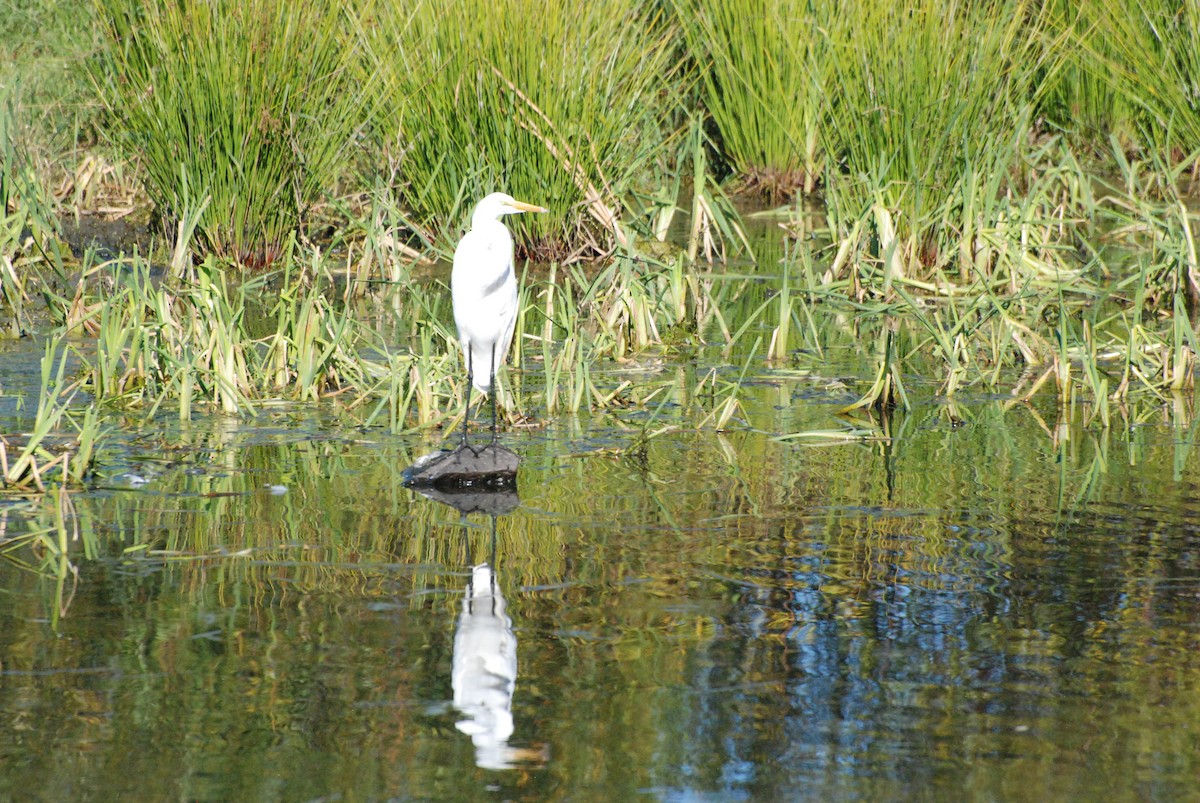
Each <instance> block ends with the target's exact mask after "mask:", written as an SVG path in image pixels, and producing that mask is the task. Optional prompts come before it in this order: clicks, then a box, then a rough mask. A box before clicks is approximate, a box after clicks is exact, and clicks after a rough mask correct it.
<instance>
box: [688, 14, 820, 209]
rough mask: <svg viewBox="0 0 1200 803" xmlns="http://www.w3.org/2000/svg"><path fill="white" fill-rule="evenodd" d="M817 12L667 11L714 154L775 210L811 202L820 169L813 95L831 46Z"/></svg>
mask: <svg viewBox="0 0 1200 803" xmlns="http://www.w3.org/2000/svg"><path fill="white" fill-rule="evenodd" d="M815 5H816V7H815V8H814V4H812V3H799V2H794V0H764V1H763V2H756V3H751V4H746V3H743V2H736V0H675V3H674V6H675V12H676V15H677V16H678V18H679V23H680V27H681V28H682V29H683V32H684V34H685V38H686V41H687V45H688V49H689V52H690V53H691V57H692V59H693V60H694V61H695V63H696V70H697V72H698V73H699V75H700V86H701V97H702V98H703V101H704V105H705V108H706V109H707V110H708V113H709V114H710V115H711V116H712V119H713V122H714V124H715V125H716V127H717V130H718V131H719V132H720V136H721V149H722V153H723V154H724V155H725V157H726V158H727V159H728V160H729V161H730V163H731V164H732V166H733V169H734V170H735V171H736V174H737V177H738V181H739V183H740V184H741V185H742V186H743V187H744V188H746V189H749V190H752V191H755V192H760V193H762V194H764V195H766V196H768V197H769V198H771V199H774V200H779V199H782V198H785V197H788V196H790V195H792V194H793V193H795V192H800V191H802V192H806V193H809V192H812V191H813V190H814V189H815V188H816V186H817V182H818V181H819V180H820V178H821V177H822V174H823V172H824V169H825V155H824V152H823V149H822V136H821V129H822V127H823V124H824V114H825V112H824V109H823V104H822V100H821V95H822V92H823V91H824V87H825V82H826V72H827V71H828V69H829V65H830V52H829V51H830V41H829V39H828V38H827V37H826V36H825V35H824V34H823V32H822V30H821V23H822V22H824V20H823V19H822V16H823V15H822V12H825V13H828V12H829V11H830V10H831V9H832V8H833V7H834V6H835V5H836V4H831V3H828V2H819V3H817V4H815ZM817 9H821V10H820V11H818V10H817Z"/></svg>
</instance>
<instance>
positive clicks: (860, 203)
mask: <svg viewBox="0 0 1200 803" xmlns="http://www.w3.org/2000/svg"><path fill="white" fill-rule="evenodd" d="M1032 13H1033V11H1032V10H1031V7H1030V5H1029V4H1028V3H1025V2H1013V1H1012V0H997V2H987V3H964V2H959V0H921V2H918V3H913V4H887V3H882V4H881V3H875V2H868V1H867V0H861V1H856V2H851V3H841V4H838V5H837V12H836V13H834V14H832V15H831V16H830V18H829V19H827V20H825V21H824V22H823V24H824V26H825V30H827V31H828V35H829V37H830V41H831V55H832V60H833V63H832V68H831V72H830V79H829V82H828V84H827V86H826V91H825V98H826V103H827V113H828V123H827V125H826V126H825V128H824V141H825V147H826V150H827V152H828V153H829V154H830V155H831V157H830V158H831V159H835V160H837V162H838V164H837V166H836V167H831V169H830V170H829V171H828V172H827V179H826V185H827V203H828V206H829V212H830V215H831V218H832V219H833V220H834V221H835V223H836V225H837V227H838V228H839V234H840V235H844V234H845V233H847V232H848V231H849V230H850V228H851V226H853V225H854V222H855V221H858V220H861V219H863V218H864V217H865V216H868V215H870V216H871V218H872V221H873V223H874V225H873V227H872V230H873V231H874V233H875V234H876V235H877V237H878V239H879V240H880V249H879V250H880V251H881V253H882V252H889V253H888V254H887V257H886V258H887V259H888V260H894V261H895V263H896V264H897V266H898V267H897V271H902V270H904V268H903V266H904V265H905V264H906V263H910V262H912V261H913V260H919V261H920V262H921V263H923V264H931V263H935V262H936V261H937V260H938V258H939V256H940V255H941V252H942V251H944V250H946V249H947V248H950V249H953V248H957V247H958V245H959V243H960V236H959V235H958V233H959V232H962V231H964V230H966V229H969V228H971V227H972V225H973V224H974V223H975V221H974V220H971V219H970V217H971V215H972V213H971V211H970V209H969V207H968V206H967V202H968V200H969V199H971V198H974V197H977V196H978V195H979V194H980V192H981V191H982V190H983V189H984V188H988V194H989V195H991V196H993V197H994V195H995V192H994V191H993V189H992V188H994V184H995V179H996V178H997V177H1003V176H1004V175H1005V174H1006V173H1007V172H1008V170H1009V167H1010V166H1011V165H1012V164H1013V162H1014V160H1015V159H1016V158H1017V156H1018V155H1019V154H1020V153H1021V152H1022V147H1023V146H1024V143H1025V140H1026V132H1027V130H1028V125H1029V117H1030V108H1031V96H1032V92H1033V82H1034V79H1035V78H1036V76H1037V74H1038V70H1039V68H1040V66H1041V64H1042V60H1043V49H1042V44H1041V39H1040V37H1038V36H1037V35H1036V26H1037V25H1038V23H1037V21H1036V20H1034V21H1032V22H1031V21H1030V19H1029V16H1030V15H1031V14H1032ZM989 185H991V187H989Z"/></svg>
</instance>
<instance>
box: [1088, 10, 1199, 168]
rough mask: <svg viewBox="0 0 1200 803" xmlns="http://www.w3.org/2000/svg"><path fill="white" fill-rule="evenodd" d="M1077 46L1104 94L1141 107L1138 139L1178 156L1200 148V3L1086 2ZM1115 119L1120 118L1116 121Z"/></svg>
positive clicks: (1118, 102) (1122, 103)
mask: <svg viewBox="0 0 1200 803" xmlns="http://www.w3.org/2000/svg"><path fill="white" fill-rule="evenodd" d="M1076 13H1077V14H1078V15H1079V16H1078V20H1077V22H1076V24H1075V26H1074V27H1073V28H1072V39H1071V44H1072V45H1073V47H1072V52H1073V53H1074V54H1075V57H1076V60H1077V62H1078V63H1080V65H1081V67H1082V69H1083V70H1084V71H1085V74H1086V75H1087V76H1088V80H1089V81H1099V82H1100V85H1101V87H1102V89H1101V92H1102V93H1103V94H1101V97H1103V96H1104V95H1105V94H1107V93H1108V92H1114V93H1115V94H1116V96H1117V100H1116V102H1115V103H1114V105H1116V106H1117V108H1118V109H1119V110H1122V111H1123V110H1124V109H1125V108H1126V107H1128V106H1132V107H1134V108H1136V109H1137V110H1139V111H1140V114H1139V115H1138V118H1137V120H1138V122H1139V123H1141V124H1142V125H1141V131H1140V132H1139V136H1138V140H1139V144H1141V145H1143V146H1146V147H1149V148H1152V149H1154V150H1157V151H1159V152H1161V153H1163V154H1164V155H1167V152H1168V150H1169V149H1176V153H1175V154H1174V160H1178V159H1179V157H1187V159H1188V160H1189V161H1190V160H1191V159H1194V158H1195V157H1196V152H1197V150H1200V87H1198V85H1197V76H1198V75H1200V6H1198V5H1197V4H1196V3H1178V2H1171V1H1170V0H1148V1H1146V0H1096V2H1087V3H1080V4H1079V8H1078V10H1077V11H1076ZM1114 122H1115V121H1114Z"/></svg>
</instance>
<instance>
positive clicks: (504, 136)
mask: <svg viewBox="0 0 1200 803" xmlns="http://www.w3.org/2000/svg"><path fill="white" fill-rule="evenodd" d="M362 27H363V37H364V39H365V40H366V41H367V43H368V47H369V57H368V59H367V64H366V68H367V69H368V70H369V73H368V75H369V80H370V81H371V82H372V83H374V84H376V85H377V88H378V92H379V102H380V108H381V111H380V112H379V114H378V115H377V118H378V121H379V128H380V132H381V136H382V137H383V141H384V142H385V143H389V145H388V147H389V159H388V160H387V161H389V162H394V163H395V165H396V171H395V172H396V184H397V186H396V191H397V192H398V193H399V195H400V197H401V199H402V200H403V203H404V205H405V207H406V208H408V209H409V210H410V211H411V214H412V219H413V222H414V223H415V224H416V225H417V226H418V227H420V228H421V229H423V230H424V231H427V232H429V233H430V234H431V235H433V236H435V237H436V238H437V239H439V240H440V241H442V242H443V243H444V244H446V247H447V248H449V244H452V243H453V242H454V241H456V240H457V238H458V235H459V233H460V228H459V223H460V222H465V220H466V216H467V215H468V214H469V212H470V207H471V205H472V203H473V202H474V201H475V200H476V199H478V198H482V197H483V196H484V195H486V194H487V193H488V192H490V191H493V190H496V189H500V188H503V189H504V190H505V191H506V192H508V193H510V194H511V195H513V196H515V197H518V198H521V199H522V200H527V201H530V202H535V203H538V204H541V205H543V206H546V207H548V208H549V209H550V212H549V213H547V214H543V215H534V216H525V217H523V218H514V219H510V221H509V225H510V228H513V229H514V236H515V238H516V239H517V241H518V243H519V244H520V246H521V250H523V251H525V252H532V253H537V254H540V255H543V256H553V257H556V258H565V257H570V256H571V255H573V254H575V255H578V254H600V253H606V252H608V251H609V250H610V249H611V248H612V246H613V244H614V243H618V242H622V241H624V240H625V238H626V235H625V232H624V230H623V228H622V225H623V222H627V220H628V218H629V217H631V215H629V214H627V209H626V207H627V204H629V202H630V199H631V197H632V195H631V192H632V190H633V189H634V188H640V187H641V185H642V184H643V183H644V182H646V181H647V179H648V177H649V176H651V174H652V172H653V167H654V166H655V163H656V160H657V159H658V158H659V157H660V156H661V155H662V148H663V144H664V141H665V135H664V133H663V131H662V121H661V119H660V118H661V115H662V109H661V106H660V102H659V95H660V92H661V91H662V88H663V86H664V83H667V82H670V81H671V80H673V69H674V68H673V61H672V49H671V43H672V30H671V28H670V27H669V26H668V24H667V23H666V22H664V20H663V18H662V17H661V16H660V15H658V14H657V13H655V12H654V10H653V8H652V7H651V6H647V5H646V4H643V3H639V2H635V0H618V1H617V2H615V3H574V2H569V0H548V1H547V2H544V3H537V4H530V3H525V2H521V0H502V2H483V0H436V2H429V3H423V4H420V5H417V6H413V7H409V6H404V5H401V4H380V6H378V7H376V8H372V9H371V12H370V14H366V15H364V18H363V19H362Z"/></svg>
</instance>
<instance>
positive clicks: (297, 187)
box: [0, 0, 1200, 487]
mask: <svg viewBox="0 0 1200 803" xmlns="http://www.w3.org/2000/svg"><path fill="white" fill-rule="evenodd" d="M2 13H3V15H4V16H6V17H9V19H3V20H0V22H3V23H4V24H5V27H6V29H8V30H11V31H13V35H12V36H10V37H9V38H8V40H7V41H6V42H5V43H4V45H3V51H2V52H0V58H2V59H3V63H2V64H0V66H2V67H3V74H4V75H5V76H6V77H5V78H4V79H3V81H2V82H0V212H2V213H3V214H2V218H0V327H2V330H3V336H4V337H38V338H42V339H45V340H46V342H47V349H46V354H45V357H44V362H43V383H42V391H41V398H40V400H39V403H38V405H37V406H36V410H37V414H36V421H35V423H34V425H33V426H32V428H31V434H30V435H29V437H27V438H23V439H20V441H19V442H18V441H14V442H13V443H11V444H7V445H6V447H5V448H6V450H7V451H6V452H5V453H3V456H4V460H3V465H2V466H0V468H2V469H3V471H4V472H5V476H4V478H3V479H4V484H5V485H9V486H14V485H15V486H18V487H32V486H34V485H36V486H38V487H41V486H42V484H43V473H44V472H43V471H42V470H41V469H42V468H46V469H58V470H60V471H61V474H62V476H64V477H66V478H68V479H72V480H74V479H79V478H81V477H82V476H84V474H85V473H86V471H87V468H88V462H89V461H90V460H91V459H93V456H94V454H95V444H96V441H97V438H98V437H99V436H100V434H101V433H100V426H101V424H100V421H101V418H102V417H101V416H100V415H99V413H98V411H99V410H101V409H104V408H109V409H125V410H135V411H139V412H142V413H144V414H147V415H149V414H153V413H156V412H160V411H168V410H169V411H171V412H172V413H173V414H177V415H178V416H179V417H180V418H182V419H187V418H190V417H191V416H192V415H194V414H195V413H196V411H200V410H204V411H215V412H220V413H225V414H230V415H249V414H252V413H253V412H254V411H256V410H258V409H261V408H262V407H263V406H264V405H268V404H273V403H276V402H279V401H298V402H312V401H318V400H326V401H330V402H332V403H334V404H336V405H337V406H338V408H339V410H340V411H341V412H343V413H344V414H346V415H347V416H349V417H350V418H351V419H352V420H353V421H354V422H355V423H358V424H362V425H384V426H387V427H389V428H391V429H393V430H397V431H399V430H408V429H420V428H428V427H443V428H446V429H449V428H451V427H453V426H454V425H455V416H456V415H458V414H459V411H460V410H461V403H462V395H463V392H464V387H463V385H464V381H465V377H464V376H463V371H462V370H461V361H460V359H459V354H458V353H457V349H458V346H457V343H456V338H455V337H454V336H453V332H452V328H451V327H450V325H449V314H448V311H449V294H448V290H447V288H446V282H447V276H448V272H446V271H442V272H441V273H439V272H438V270H437V269H436V267H431V266H433V265H435V263H436V261H437V260H439V259H445V257H446V256H447V255H448V254H449V253H450V251H451V250H452V249H453V246H454V243H455V242H456V241H457V239H458V237H459V236H460V234H461V232H462V230H463V227H464V226H465V223H466V220H465V217H466V215H467V214H469V210H470V208H471V205H472V204H473V203H474V202H475V201H476V200H478V198H480V197H482V196H483V195H485V194H486V193H487V192H489V191H491V190H496V189H503V190H505V191H508V192H511V193H512V194H514V195H516V196H518V197H522V198H526V199H529V200H530V201H535V202H537V203H539V204H541V205H544V206H547V207H549V208H550V209H551V210H552V211H551V213H549V214H547V215H539V216H533V217H530V218H529V219H521V220H519V221H516V222H515V225H514V227H513V234H514V237H515V238H516V240H517V242H518V247H519V253H520V255H521V256H522V257H523V258H525V259H527V260H529V261H528V262H526V263H525V276H524V280H523V282H522V285H521V294H522V298H521V302H522V305H521V314H520V318H519V320H518V323H517V334H516V338H515V340H516V342H517V343H518V344H519V346H518V347H517V348H516V349H515V350H514V353H513V355H512V357H511V358H510V361H509V362H510V365H511V366H512V367H513V368H516V369H519V370H511V371H509V372H508V374H509V378H508V382H507V387H506V388H505V389H504V390H503V391H502V396H501V402H502V405H503V407H504V408H505V409H506V410H507V416H508V422H509V424H510V425H521V424H528V423H530V422H535V421H537V420H539V419H540V418H541V417H542V416H552V415H558V414H560V413H568V412H578V411H581V410H585V409H610V408H616V409H623V408H628V407H635V408H639V409H643V410H647V411H650V412H651V413H653V414H655V415H657V413H658V412H661V411H663V410H664V409H665V408H666V407H667V406H668V405H669V406H670V407H671V409H672V410H678V411H682V412H679V413H678V414H677V415H679V416H680V420H682V421H683V422H684V424H683V425H685V426H694V427H704V428H715V429H718V430H723V429H726V428H729V427H734V426H738V425H740V424H739V422H740V415H741V412H742V407H741V401H740V398H741V395H740V394H741V393H742V391H743V389H744V387H745V386H746V384H747V383H748V382H754V381H778V380H780V379H781V378H787V377H794V376H806V375H820V374H821V372H822V366H823V365H824V364H825V362H824V361H825V360H826V355H827V353H828V351H829V349H830V347H831V346H832V345H833V344H842V345H845V346H846V347H847V348H849V349H852V350H854V351H855V352H856V356H857V357H858V359H859V360H860V361H861V363H862V364H863V365H867V366H869V374H870V375H869V376H867V377H866V379H865V381H864V382H862V383H861V386H859V387H856V388H854V389H853V396H854V399H853V401H852V402H851V403H849V404H847V405H846V408H845V411H844V412H845V413H846V414H847V415H849V416H852V417H855V418H856V420H858V421H860V422H862V421H865V422H868V423H869V424H870V426H869V428H867V429H864V430H861V431H864V432H867V433H869V436H870V437H875V436H876V435H877V434H878V433H880V432H881V431H882V432H883V433H884V434H886V431H887V416H888V413H889V411H891V410H893V409H895V408H898V407H899V408H907V407H908V406H910V405H911V404H912V401H911V398H910V388H911V387H913V386H914V385H915V384H921V385H922V386H923V387H926V388H928V387H933V388H936V390H935V391H934V392H935V393H936V395H938V396H941V397H945V398H946V399H949V400H953V399H955V398H956V397H957V396H958V395H960V394H962V393H963V392H964V391H970V392H978V393H988V394H996V393H1001V394H1008V395H1009V396H1010V397H1011V398H1012V399H1013V401H1014V403H1020V402H1027V401H1032V400H1034V399H1043V398H1046V399H1048V398H1051V397H1052V398H1054V399H1055V400H1056V402H1057V404H1058V405H1059V407H1060V410H1063V411H1074V412H1080V413H1081V414H1082V415H1083V416H1084V418H1085V421H1086V423H1087V425H1089V426H1096V427H1108V426H1110V425H1112V424H1113V423H1114V422H1118V421H1120V422H1124V421H1130V420H1144V419H1145V418H1146V416H1147V413H1146V411H1147V410H1162V411H1164V413H1163V414H1164V415H1165V416H1166V417H1168V418H1170V419H1175V420H1179V419H1180V418H1182V419H1183V420H1190V419H1191V416H1192V411H1193V403H1194V399H1193V394H1194V374H1195V368H1196V365H1195V355H1196V353H1197V351H1198V347H1197V343H1196V330H1195V327H1194V324H1193V321H1194V320H1195V316H1196V314H1197V305H1198V304H1200V261H1198V258H1197V246H1196V237H1197V226H1196V217H1197V214H1196V212H1195V209H1194V208H1195V206H1196V203H1195V195H1194V191H1195V188H1196V183H1197V179H1198V171H1200V158H1198V156H1200V89H1198V88H1197V84H1196V78H1195V76H1197V75H1200V56H1198V55H1197V54H1200V8H1197V7H1196V6H1195V5H1194V4H1182V5H1181V4H1178V3H1167V2H1165V0H1152V2H1133V0H1098V2H1080V1H1079V0H1049V1H1048V2H1041V3H1034V2H1021V1H1020V0H992V1H991V2H983V3H965V2H956V1H955V0H920V2H917V3H912V4H907V5H905V6H903V7H900V6H894V7H891V6H880V5H879V4H876V3H871V2H867V1H866V0H852V2H848V3H847V2H836V1H835V0H812V1H811V2H804V3H799V2H785V1H784V0H763V2H761V3H757V4H755V6H754V11H753V13H748V12H747V11H746V9H745V6H744V4H742V3H735V2H733V0H670V2H653V3H651V2H638V1H637V0H618V2H617V3H615V4H582V5H581V4H578V3H570V2H567V1H566V0H549V1H548V2H546V3H542V4H538V5H536V6H532V5H530V4H527V3H523V2H517V0H502V1H501V2H498V3H497V2H488V3H483V2H480V0H437V2H428V3H418V4H411V5H409V4H395V3H376V2H371V0H362V1H361V2H358V3H355V4H349V5H346V4H336V3H329V2H325V0H318V2H315V3H305V4H293V3H289V2H286V0H251V1H250V2H233V1H232V0H213V2H208V3H200V4H183V5H179V4H157V3H150V4H144V3H132V2H129V0H94V2H91V3H86V2H85V3H77V4H72V3H49V2H38V0H34V1H33V2H30V3H27V4H23V5H22V6H20V7H11V6H10V7H9V8H8V9H7V10H6V11H4V12H2ZM751 206H754V207H758V208H761V209H762V211H758V212H753V213H751V212H747V211H744V210H747V209H749V208H750V207H751ZM739 210H743V212H741V213H739ZM89 217H90V218H99V219H119V218H126V219H131V220H137V221H139V222H138V224H137V225H138V227H139V228H142V227H144V229H145V230H146V231H148V232H153V234H154V237H153V238H152V243H150V244H149V245H148V246H143V245H136V244H135V245H132V246H130V247H128V248H127V249H119V250H118V251H117V252H112V251H111V250H110V249H103V248H97V247H92V248H90V249H87V250H86V251H84V252H83V253H81V254H79V255H78V256H76V255H74V254H72V252H71V250H70V249H69V248H68V246H67V245H66V243H65V241H64V239H63V226H62V223H61V221H62V220H64V219H69V218H73V219H75V220H76V221H78V220H79V219H80V218H89ZM754 226H758V227H765V228H769V229H774V230H775V231H776V232H777V233H776V234H774V235H768V237H770V238H773V239H775V240H780V241H781V242H782V253H781V256H780V258H779V259H778V260H774V259H772V260H767V259H764V258H762V254H761V253H760V254H759V255H757V256H758V257H759V258H758V259H756V254H755V253H754V251H755V250H759V251H760V252H761V250H762V249H755V248H751V240H750V239H749V238H748V236H747V233H746V232H747V231H748V230H749V229H751V228H753V227H754ZM847 344H848V345H847ZM68 356H70V363H71V364H72V366H74V370H73V371H71V372H66V371H65V370H64V367H63V366H64V365H66V363H67V359H66V358H67V357H68ZM675 364H689V365H690V364H695V365H696V366H699V367H697V368H696V369H695V370H693V371H691V372H690V373H687V375H686V376H685V377H684V378H681V377H680V376H679V375H676V374H675V373H673V372H671V371H669V370H663V366H664V365H668V366H669V365H675ZM651 366H654V367H651ZM84 402H86V405H85V407H86V409H84V407H81V404H82V403H84ZM651 417H652V418H653V417H654V416H651ZM651 429H652V427H650V426H648V427H647V431H650V430H651ZM855 431H859V430H855ZM803 434H804V433H790V434H786V435H785V437H793V436H801V435H803ZM72 439H73V440H72ZM64 443H65V444H66V445H65V446H64V445H63V444H64ZM67 453H70V454H71V455H74V456H73V457H71V458H70V459H69V460H68V459H63V458H62V457H61V455H63V454H67ZM14 455H16V456H15V457H14ZM56 461H57V462H56ZM39 467H41V468H39Z"/></svg>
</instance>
